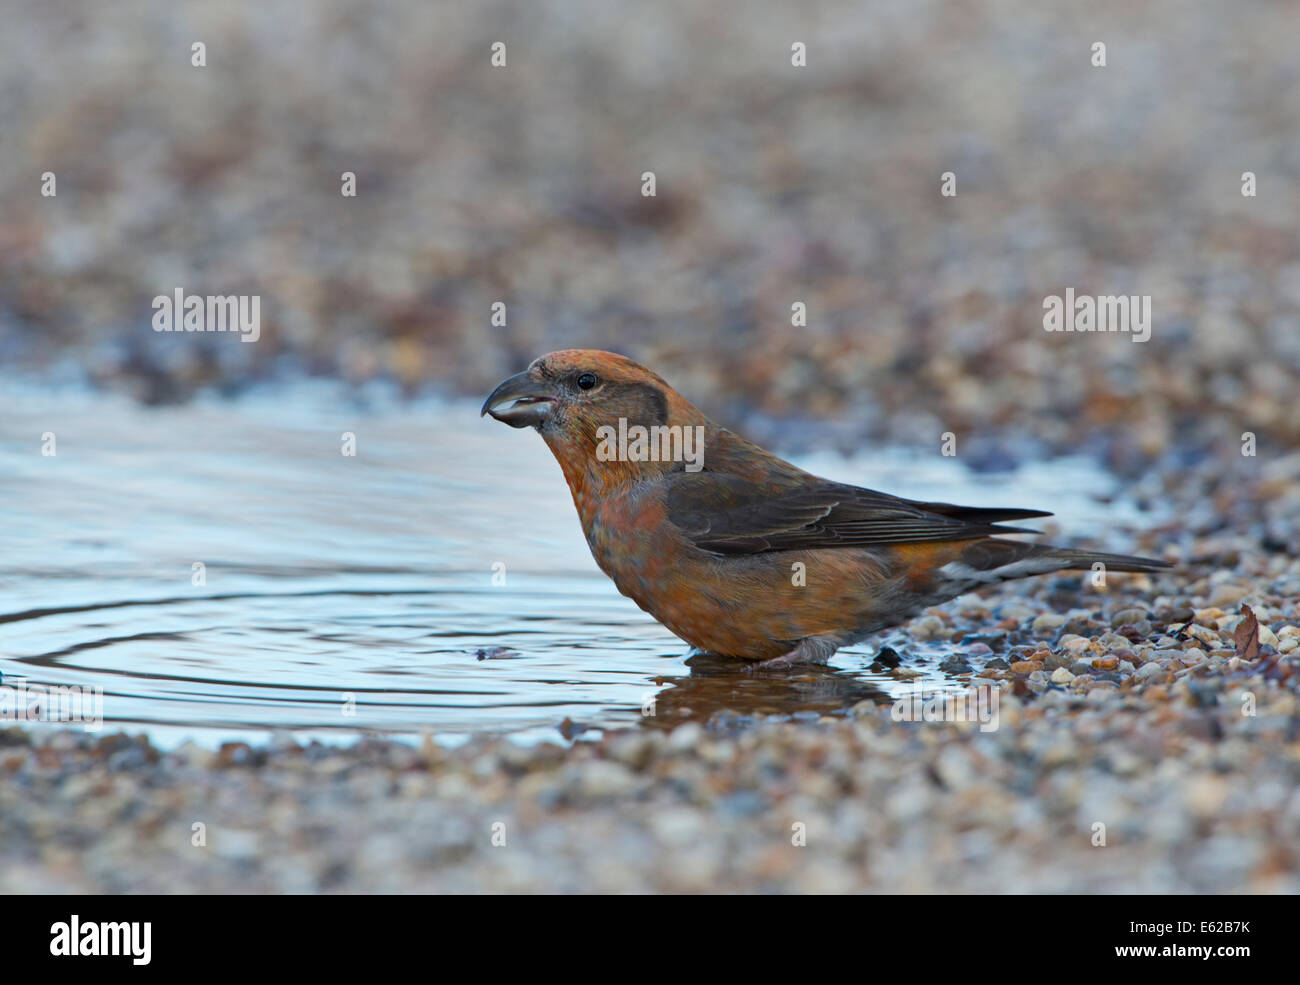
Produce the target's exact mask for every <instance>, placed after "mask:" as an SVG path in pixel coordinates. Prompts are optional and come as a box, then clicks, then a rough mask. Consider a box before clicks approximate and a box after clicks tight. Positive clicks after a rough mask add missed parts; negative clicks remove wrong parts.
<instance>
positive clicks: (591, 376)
mask: <svg viewBox="0 0 1300 985" xmlns="http://www.w3.org/2000/svg"><path fill="white" fill-rule="evenodd" d="M595 385H596V374H595V373H583V374H582V375H581V376H579V377H578V388H579V389H582V390H590V389H591V388H592V387H594V386H595Z"/></svg>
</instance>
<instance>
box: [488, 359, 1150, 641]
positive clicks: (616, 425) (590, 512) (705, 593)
mask: <svg viewBox="0 0 1300 985" xmlns="http://www.w3.org/2000/svg"><path fill="white" fill-rule="evenodd" d="M482 413H484V414H491V415H492V416H493V417H494V418H496V419H497V420H498V421H502V422H504V423H506V424H509V425H511V426H512V427H517V428H522V427H530V426H531V427H535V428H536V429H537V430H538V432H539V433H540V434H541V436H542V438H543V439H544V440H545V441H546V444H547V445H548V446H549V447H550V449H551V451H552V453H553V454H554V455H555V458H556V460H557V461H558V462H559V463H560V468H561V469H562V470H563V472H564V477H565V479H566V480H567V481H568V483H569V489H570V491H571V492H572V493H573V502H574V504H575V505H576V506H577V508H578V516H579V517H580V518H581V520H582V529H583V531H584V532H585V533H586V535H587V543H588V545H589V546H590V547H591V553H592V554H593V555H594V557H595V559H596V563H597V564H598V565H599V566H600V569H601V570H602V571H604V572H605V574H607V575H608V576H609V577H610V578H611V579H613V581H614V584H615V585H616V586H618V590H619V591H620V592H622V593H623V594H624V595H626V596H628V597H629V598H631V599H632V600H633V601H635V602H636V603H637V605H639V606H641V608H642V609H644V610H645V611H646V612H648V613H650V614H651V615H652V616H654V617H655V618H656V619H658V620H659V621H660V622H661V623H663V624H664V625H665V626H667V627H668V628H669V629H670V630H672V632H673V633H675V634H676V635H678V636H680V637H681V638H682V639H684V640H686V641H687V642H688V643H690V644H692V645H693V646H695V647H698V648H699V649H701V650H704V651H708V652H712V653H716V654H722V655H729V656H734V657H741V658H744V659H746V660H751V661H764V664H763V665H764V666H786V665H790V664H795V663H800V662H811V663H822V662H825V661H826V660H827V659H828V658H829V657H830V655H831V654H832V653H834V652H835V651H836V650H837V649H838V648H839V647H842V646H846V645H848V644H851V643H856V642H858V641H860V640H862V639H865V638H866V637H867V636H870V635H871V634H872V633H875V632H877V631H878V630H881V629H885V628H887V627H889V626H893V625H896V624H898V623H900V622H903V621H905V620H907V619H910V618H912V617H913V616H915V615H916V614H917V613H919V612H920V611H921V610H923V609H925V608H926V607H927V606H932V605H936V604H938V603H940V602H944V601H947V600H948V599H951V598H953V597H954V596H957V595H960V594H962V593H963V592H969V591H971V590H973V589H976V588H979V587H980V586H982V585H989V584H992V583H995V582H1001V581H1006V580H1008V579H1011V578H1022V577H1025V576H1026V575H1036V574H1043V573H1046V572H1050V571H1060V570H1067V569H1074V568H1085V569H1086V568H1091V567H1092V566H1093V565H1094V564H1096V563H1098V562H1100V563H1101V564H1103V565H1105V566H1106V568H1107V569H1109V570H1111V571H1155V570H1156V569H1159V568H1165V567H1168V565H1167V564H1166V563H1165V562H1163V561H1155V560H1149V559H1146V558H1138V557H1126V556H1123V555H1117V554H1097V553H1092V552H1085V551H1073V550H1067V549H1062V548H1057V547H1048V546H1044V545H1040V544H1027V543H1023V542H1021V541H1015V540H1003V539H1001V538H1000V537H998V536H996V535H998V534H1009V533H1032V532H1033V531H1026V530H1023V529H1021V528H1018V527H1008V526H1004V525H1003V522H1004V521H1007V520H1020V519H1025V518H1028V517H1041V516H1050V515H1051V514H1049V513H1044V512H1042V511H1040V510H1022V509H996V508H976V507H966V506H952V505H950V504H948V503H924V502H918V501H914V500H909V499H900V498H899V497H897V496H890V495H888V494H887V493H880V492H875V491H873V490H870V489H862V488H859V487H857V486H851V485H847V484H845V483H842V482H832V481H830V480H828V479H822V478H819V477H817V476H815V475H811V474H809V473H808V472H805V471H803V470H802V469H800V468H796V467H795V466H794V465H791V464H790V463H789V462H785V461H782V460H781V459H780V458H777V457H776V456H775V455H772V454H770V453H768V452H766V451H764V450H763V449H762V448H759V447H758V446H757V445H754V444H751V443H750V442H748V441H746V440H745V439H743V438H741V437H739V436H738V435H736V434H733V433H732V432H731V431H728V430H727V429H726V428H722V427H719V426H718V425H716V424H714V423H713V422H712V421H710V420H709V419H708V418H707V417H705V416H704V414H702V413H701V412H700V411H699V410H697V409H696V408H695V407H694V406H692V405H691V404H690V403H689V402H688V401H687V400H686V399H685V398H684V397H683V396H682V395H681V394H679V393H678V392H677V391H676V390H674V389H673V388H672V387H670V386H669V385H668V384H667V383H665V382H664V381H663V380H662V379H661V378H660V377H659V376H658V375H656V374H655V373H653V372H651V371H650V370H648V369H646V368H645V367H644V366H641V365H639V364H638V363H635V362H633V361H632V360H631V359H628V358H626V357H625V356H620V355H617V354H615V353H612V352H601V351H598V350H592V349H568V350H565V351H562V352H552V353H550V354H549V355H545V356H542V357H541V358H539V359H537V360H536V361H534V362H533V364H532V365H531V366H529V367H528V369H527V370H525V371H524V372H522V373H519V374H518V375H517V376H512V377H510V379H508V380H506V381H504V382H503V383H502V384H501V385H500V386H498V387H497V388H496V389H495V390H493V391H492V393H491V395H490V396H489V397H488V398H487V400H486V401H485V402H484V404H483V411H482Z"/></svg>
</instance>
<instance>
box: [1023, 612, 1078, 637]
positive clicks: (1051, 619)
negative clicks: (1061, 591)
mask: <svg viewBox="0 0 1300 985" xmlns="http://www.w3.org/2000/svg"><path fill="white" fill-rule="evenodd" d="M1067 622H1069V619H1068V618H1066V617H1065V616H1062V615H1059V614H1057V613H1055V612H1044V613H1043V614H1042V615H1040V616H1038V617H1036V618H1035V619H1034V621H1033V623H1032V624H1031V626H1030V628H1031V629H1032V630H1033V631H1034V632H1035V633H1043V632H1050V631H1051V630H1053V629H1059V628H1060V627H1062V626H1064V625H1065V624H1066V623H1067Z"/></svg>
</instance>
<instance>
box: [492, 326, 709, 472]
mask: <svg viewBox="0 0 1300 985" xmlns="http://www.w3.org/2000/svg"><path fill="white" fill-rule="evenodd" d="M482 413H483V414H491V415H492V416H493V417H494V418H496V419H497V420H498V421H501V422H502V423H504V424H509V425H510V426H511V427H516V428H522V427H535V428H537V430H538V432H540V433H541V435H542V437H543V438H544V439H545V440H546V443H547V444H548V445H550V447H551V450H552V451H553V452H554V453H555V456H556V458H558V459H560V464H561V465H565V464H566V460H567V461H570V462H573V461H578V460H584V461H588V462H592V463H599V465H600V466H601V471H609V472H629V471H630V472H638V473H640V472H644V471H646V470H647V469H651V468H653V469H655V470H663V468H671V467H672V465H673V463H672V462H671V461H670V462H666V463H665V462H663V461H662V460H661V459H660V457H659V456H658V455H657V454H656V455H655V458H654V459H653V460H645V459H640V458H639V457H638V455H637V451H638V449H637V447H636V446H635V445H633V446H631V452H630V454H624V453H626V452H628V447H629V445H628V441H629V440H631V441H633V442H634V441H635V440H636V438H637V437H638V436H639V435H640V432H639V431H637V430H635V429H636V428H644V429H645V430H646V433H647V435H649V434H650V433H651V432H650V429H652V428H656V427H657V428H660V429H665V428H673V427H677V428H678V429H680V428H684V427H692V428H694V427H695V426H700V425H707V424H708V420H707V418H705V417H704V415H703V414H701V413H700V412H699V411H698V410H696V408H695V407H693V406H692V405H691V404H690V402H689V401H687V400H686V398H684V397H683V396H681V394H679V393H677V391H676V390H674V389H673V388H672V387H670V386H669V385H668V384H667V383H665V382H664V380H663V379H662V378H661V377H660V376H659V375H658V374H656V373H653V372H651V371H650V370H648V369H646V368H645V367H644V366H642V365H641V364H640V363H636V362H633V361H632V360H631V359H628V358H627V357H626V356H620V355H618V354H617V353H614V352H602V351H600V350H599V349H565V350H562V351H560V352H552V353H548V354H547V355H545V356H541V357H540V358H538V359H535V360H534V361H533V363H532V365H531V366H529V367H528V368H527V369H526V370H524V371H523V372H522V373H518V374H516V375H515V376H512V377H510V378H509V379H508V380H504V381H503V382H502V383H501V384H500V385H499V386H498V387H497V388H496V389H495V390H493V391H492V393H491V394H490V395H489V396H488V398H487V400H485V401H484V402H483V410H482ZM653 434H654V435H655V437H656V438H657V439H661V441H662V442H667V441H669V440H671V439H672V438H673V437H674V435H668V434H667V433H666V432H664V431H662V430H661V431H658V432H653ZM628 436H631V437H630V439H629V437H628ZM611 437H613V439H614V445H613V446H612V447H613V448H614V450H615V451H616V452H618V454H617V455H615V456H614V457H613V458H611V457H609V456H608V454H607V452H608V451H609V450H610V448H611V445H610V443H609V439H610V438H611ZM657 450H658V446H656V448H654V449H651V451H652V453H653V452H656V451H657ZM629 459H630V460H629ZM604 466H608V469H605V468H604ZM595 467H596V466H593V468H595ZM566 471H567V468H566Z"/></svg>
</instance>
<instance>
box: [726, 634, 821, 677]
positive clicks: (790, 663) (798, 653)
mask: <svg viewBox="0 0 1300 985" xmlns="http://www.w3.org/2000/svg"><path fill="white" fill-rule="evenodd" d="M838 649H839V644H838V643H835V642H833V641H831V640H828V639H826V638H825V637H821V636H807V637H805V638H804V639H801V640H800V641H799V643H798V644H797V645H796V646H795V648H794V649H793V650H791V651H790V652H789V653H783V654H781V655H780V656H779V657H773V658H772V659H771V660H760V661H758V662H757V663H752V664H748V665H747V666H746V667H745V670H747V671H749V672H750V673H753V672H754V671H756V670H786V669H788V668H790V667H797V666H799V664H824V663H826V661H828V660H830V658H831V654H833V653H834V652H835V651H836V650H838Z"/></svg>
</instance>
